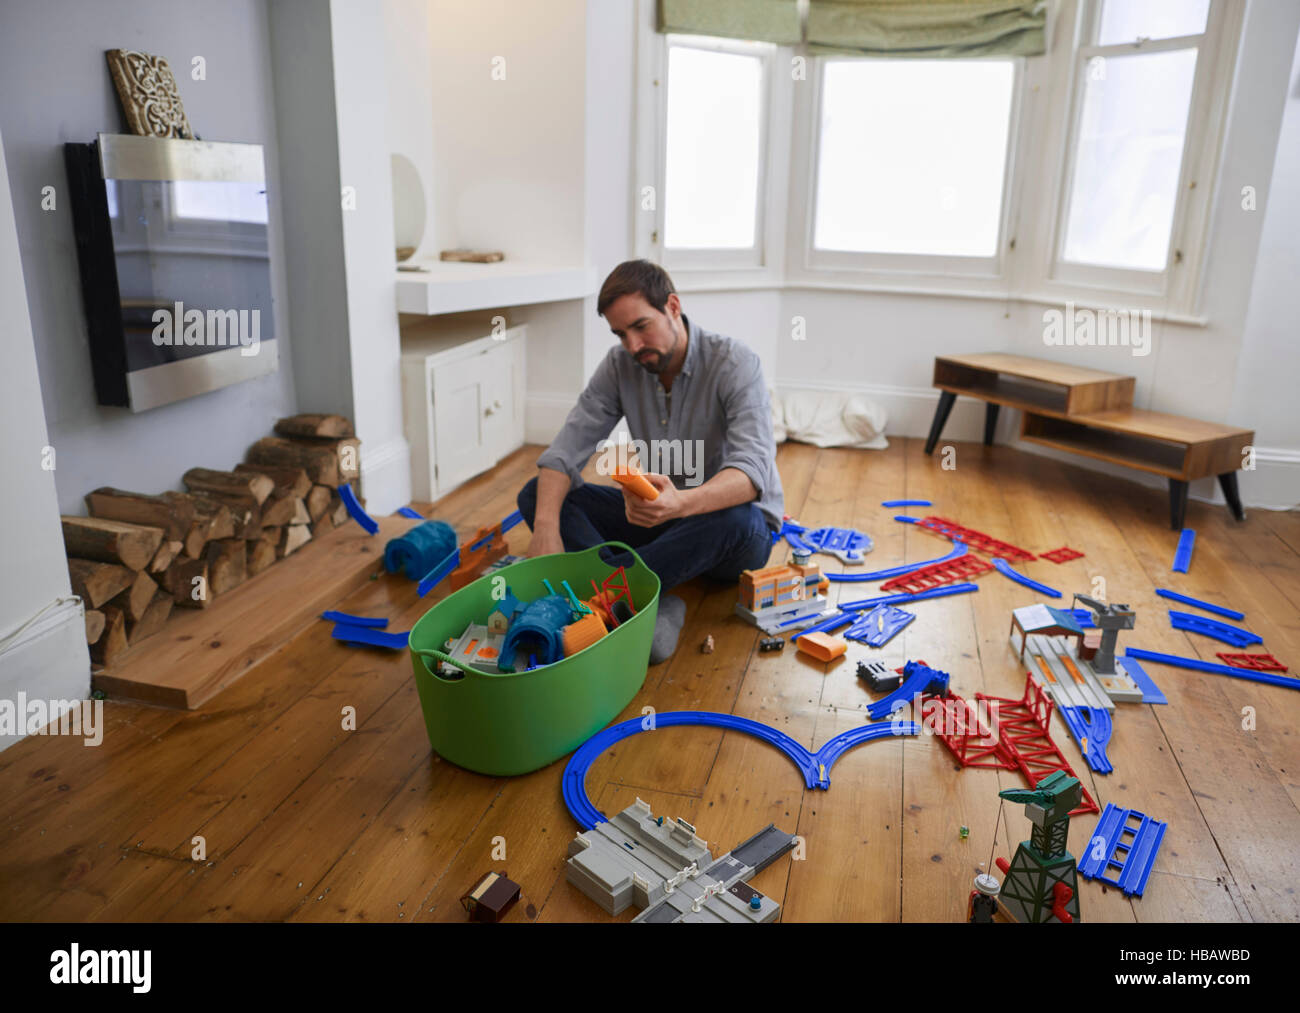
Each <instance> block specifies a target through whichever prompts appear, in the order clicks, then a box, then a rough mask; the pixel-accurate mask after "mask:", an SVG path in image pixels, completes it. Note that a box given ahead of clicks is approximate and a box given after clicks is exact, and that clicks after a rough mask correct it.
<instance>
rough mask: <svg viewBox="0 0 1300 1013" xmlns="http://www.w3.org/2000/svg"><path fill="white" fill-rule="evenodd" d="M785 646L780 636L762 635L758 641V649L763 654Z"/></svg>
mask: <svg viewBox="0 0 1300 1013" xmlns="http://www.w3.org/2000/svg"><path fill="white" fill-rule="evenodd" d="M784 648H785V641H784V640H782V639H781V638H780V637H764V638H763V639H762V640H760V641H759V642H758V649H759V651H760V652H762V653H763V654H767V653H769V652H771V651H780V650H783V649H784Z"/></svg>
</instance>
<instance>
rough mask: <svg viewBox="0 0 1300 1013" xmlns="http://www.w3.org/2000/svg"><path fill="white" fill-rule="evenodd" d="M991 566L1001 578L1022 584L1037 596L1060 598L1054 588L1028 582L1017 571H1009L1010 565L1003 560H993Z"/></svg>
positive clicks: (1058, 592) (1031, 581) (1036, 582)
mask: <svg viewBox="0 0 1300 1013" xmlns="http://www.w3.org/2000/svg"><path fill="white" fill-rule="evenodd" d="M993 566H994V568H995V569H996V570H997V571H998V573H1000V574H1002V576H1004V577H1009V578H1010V579H1011V580H1014V581H1015V582H1016V583H1017V584H1024V585H1025V587H1028V588H1032V589H1033V590H1035V591H1037V592H1038V593H1039V594H1045V595H1047V597H1049V598H1059V597H1061V592H1060V591H1058V590H1056V588H1054V587H1048V586H1047V585H1046V584H1040V583H1038V581H1036V580H1030V579H1029V578H1028V577H1026V576H1025V575H1024V574H1023V573H1018V572H1017V571H1015V570H1013V569H1011V564H1010V563H1008V562H1007V561H1006V560H1005V559H997V558H995V559H994V560H993Z"/></svg>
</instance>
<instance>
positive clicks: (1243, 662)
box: [1215, 651, 1287, 672]
mask: <svg viewBox="0 0 1300 1013" xmlns="http://www.w3.org/2000/svg"><path fill="white" fill-rule="evenodd" d="M1215 653H1216V654H1217V655H1218V656H1219V657H1220V658H1222V659H1223V661H1224V663H1225V664H1228V665H1231V666H1232V667H1233V668H1248V669H1250V670H1251V671H1252V672H1285V671H1286V670H1287V668H1286V665H1284V664H1282V662H1280V661H1278V660H1277V658H1275V657H1273V655H1271V654H1224V653H1223V652H1222V651H1216V652H1215Z"/></svg>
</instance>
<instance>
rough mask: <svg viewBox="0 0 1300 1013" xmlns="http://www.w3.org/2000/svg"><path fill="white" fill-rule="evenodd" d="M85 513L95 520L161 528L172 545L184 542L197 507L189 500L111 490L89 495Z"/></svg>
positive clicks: (110, 488) (100, 489)
mask: <svg viewBox="0 0 1300 1013" xmlns="http://www.w3.org/2000/svg"><path fill="white" fill-rule="evenodd" d="M86 509H87V510H89V511H90V515H91V516H92V517H103V518H104V519H105V520H110V521H124V522H125V523H127V524H144V525H148V526H150V527H155V528H162V529H163V531H164V533H165V538H166V540H167V541H169V542H170V541H175V540H176V539H179V538H184V537H185V534H186V532H188V531H189V530H190V525H192V524H193V523H194V506H193V504H191V503H189V502H188V501H186V500H176V499H168V498H167V497H165V496H150V495H146V494H145V493H140V492H125V491H123V490H121V489H114V488H113V487H111V486H103V487H101V488H99V489H96V490H94V491H93V492H88V493H86Z"/></svg>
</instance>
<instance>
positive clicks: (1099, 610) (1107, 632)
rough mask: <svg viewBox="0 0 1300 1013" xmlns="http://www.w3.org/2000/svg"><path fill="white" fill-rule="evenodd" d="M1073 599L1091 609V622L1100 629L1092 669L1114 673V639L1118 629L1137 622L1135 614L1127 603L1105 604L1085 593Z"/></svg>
mask: <svg viewBox="0 0 1300 1013" xmlns="http://www.w3.org/2000/svg"><path fill="white" fill-rule="evenodd" d="M1074 600H1075V601H1076V602H1079V601H1081V602H1083V604H1084V605H1086V606H1087V607H1088V608H1089V609H1091V610H1092V614H1093V622H1095V623H1096V624H1097V629H1099V630H1101V646H1100V647H1098V648H1097V653H1096V655H1094V656H1093V658H1092V670H1093V671H1094V672H1096V673H1097V674H1098V675H1114V674H1115V641H1116V640H1118V639H1119V631H1120V630H1131V629H1132V628H1133V627H1134V626H1135V625H1136V624H1137V615H1136V614H1135V613H1134V612H1133V610H1132V609H1131V608H1129V607H1128V606H1127V605H1107V604H1106V603H1105V602H1100V601H1096V600H1095V599H1092V598H1089V597H1088V596H1087V595H1086V594H1076V595H1075V596H1074Z"/></svg>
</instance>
